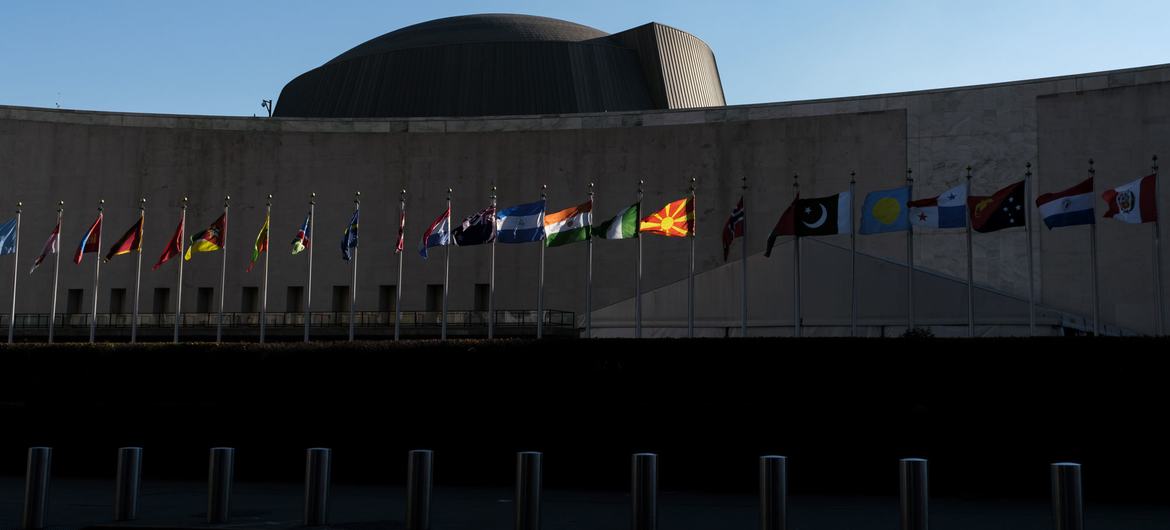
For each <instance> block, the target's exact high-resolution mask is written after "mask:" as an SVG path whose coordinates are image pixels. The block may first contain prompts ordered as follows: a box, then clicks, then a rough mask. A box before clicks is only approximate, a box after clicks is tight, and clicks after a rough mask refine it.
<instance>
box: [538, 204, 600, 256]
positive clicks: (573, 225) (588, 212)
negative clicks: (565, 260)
mask: <svg viewBox="0 0 1170 530" xmlns="http://www.w3.org/2000/svg"><path fill="white" fill-rule="evenodd" d="M592 228H593V201H592V200H590V201H587V202H583V203H581V204H578V205H576V206H574V207H572V208H565V209H564V210H561V211H559V212H555V213H550V214H548V215H546V216H544V238H545V239H544V244H545V245H546V246H550V247H556V246H560V245H566V244H569V243H576V242H577V241H585V240H587V239H589V238H590V236H591V234H590V231H591V230H592Z"/></svg>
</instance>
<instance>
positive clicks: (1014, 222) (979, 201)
mask: <svg viewBox="0 0 1170 530" xmlns="http://www.w3.org/2000/svg"><path fill="white" fill-rule="evenodd" d="M1025 206H1026V205H1025V204H1024V181H1022V180H1021V181H1019V182H1016V183H1014V184H1008V185H1007V186H1005V187H1003V188H1002V189H1000V190H999V191H997V192H995V195H992V196H990V197H982V196H977V195H971V196H968V197H967V207H968V208H971V228H972V229H974V230H975V231H976V232H995V231H997V230H1003V229H1005V228H1015V227H1017V226H1027V224H1028V210H1027V209H1026V208H1025Z"/></svg>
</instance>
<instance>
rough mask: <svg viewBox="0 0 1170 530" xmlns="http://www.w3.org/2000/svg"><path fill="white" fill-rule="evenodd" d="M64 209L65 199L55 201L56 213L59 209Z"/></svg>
mask: <svg viewBox="0 0 1170 530" xmlns="http://www.w3.org/2000/svg"><path fill="white" fill-rule="evenodd" d="M64 209H65V201H57V213H61V210H64Z"/></svg>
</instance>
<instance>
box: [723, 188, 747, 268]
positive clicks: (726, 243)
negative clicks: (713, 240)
mask: <svg viewBox="0 0 1170 530" xmlns="http://www.w3.org/2000/svg"><path fill="white" fill-rule="evenodd" d="M744 217H745V216H744V211H743V197H740V198H739V203H737V204H736V205H735V209H734V210H732V211H731V217H728V218H727V224H725V225H723V261H727V255H728V253H730V252H731V242H732V241H734V240H735V238H737V237H743V222H744Z"/></svg>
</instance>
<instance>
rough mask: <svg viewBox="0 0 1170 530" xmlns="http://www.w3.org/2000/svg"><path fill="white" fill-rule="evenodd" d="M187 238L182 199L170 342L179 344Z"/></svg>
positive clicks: (184, 206) (185, 210)
mask: <svg viewBox="0 0 1170 530" xmlns="http://www.w3.org/2000/svg"><path fill="white" fill-rule="evenodd" d="M186 237H187V198H186V197H183V210H182V212H181V213H180V214H179V280H178V288H177V289H176V290H175V291H176V293H177V295H178V296H176V297H175V336H174V338H173V339H172V342H174V343H175V344H178V343H179V321H180V320H182V319H183V261H184V260H183V242H184V241H186Z"/></svg>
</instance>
